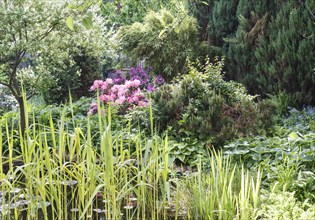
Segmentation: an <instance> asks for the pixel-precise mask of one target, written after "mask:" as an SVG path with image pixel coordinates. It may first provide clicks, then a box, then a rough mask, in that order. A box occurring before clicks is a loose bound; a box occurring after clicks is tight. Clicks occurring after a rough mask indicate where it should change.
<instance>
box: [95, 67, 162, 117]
mask: <svg viewBox="0 0 315 220" xmlns="http://www.w3.org/2000/svg"><path fill="white" fill-rule="evenodd" d="M151 71H153V68H152V67H149V69H148V70H145V69H143V68H142V67H141V66H137V67H136V68H134V67H131V68H130V71H129V74H128V75H127V76H128V78H129V80H128V79H127V78H126V77H125V76H124V74H123V73H122V72H121V71H119V70H117V71H116V75H115V78H114V79H111V78H107V79H106V80H105V81H102V80H95V81H94V83H93V85H92V86H91V88H90V90H91V91H97V90H98V91H99V99H100V101H101V102H102V103H104V104H106V103H109V102H110V103H112V104H113V105H116V106H120V112H121V113H124V112H125V111H126V110H127V109H132V108H133V107H134V106H139V107H143V106H147V105H148V100H147V99H146V98H145V96H144V93H143V91H145V90H147V91H150V92H153V91H154V87H157V86H160V85H162V84H163V83H164V79H163V77H162V76H161V75H157V76H155V77H152V76H151V74H150V72H151ZM96 112H97V104H96V103H92V104H91V106H90V111H89V114H91V115H92V114H95V113H96Z"/></svg>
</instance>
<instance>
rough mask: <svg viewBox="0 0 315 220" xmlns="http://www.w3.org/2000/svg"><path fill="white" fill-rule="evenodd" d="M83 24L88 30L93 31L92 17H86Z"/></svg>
mask: <svg viewBox="0 0 315 220" xmlns="http://www.w3.org/2000/svg"><path fill="white" fill-rule="evenodd" d="M82 24H83V26H84V27H85V28H86V29H91V28H92V27H93V21H92V18H91V17H86V18H84V19H83V20H82Z"/></svg>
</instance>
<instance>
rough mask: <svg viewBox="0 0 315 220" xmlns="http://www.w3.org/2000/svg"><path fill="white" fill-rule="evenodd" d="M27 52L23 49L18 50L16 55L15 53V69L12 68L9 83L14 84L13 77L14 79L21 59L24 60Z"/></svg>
mask: <svg viewBox="0 0 315 220" xmlns="http://www.w3.org/2000/svg"><path fill="white" fill-rule="evenodd" d="M25 53H26V52H25V50H23V51H17V52H16V55H15V62H14V66H13V70H12V73H11V77H10V81H9V85H12V82H13V79H14V78H15V76H16V71H17V68H18V66H19V64H20V63H21V61H22V59H23V57H24V55H25Z"/></svg>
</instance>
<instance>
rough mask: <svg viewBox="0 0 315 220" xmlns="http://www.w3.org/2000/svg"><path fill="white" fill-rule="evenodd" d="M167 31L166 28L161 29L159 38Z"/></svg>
mask: <svg viewBox="0 0 315 220" xmlns="http://www.w3.org/2000/svg"><path fill="white" fill-rule="evenodd" d="M165 32H166V29H163V30H161V31H160V33H159V38H161V37H162V36H163V34H164V33H165Z"/></svg>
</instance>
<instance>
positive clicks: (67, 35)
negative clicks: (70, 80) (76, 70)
mask: <svg viewBox="0 0 315 220" xmlns="http://www.w3.org/2000/svg"><path fill="white" fill-rule="evenodd" d="M64 9H65V7H63V6H61V5H58V4H53V3H51V4H50V3H48V2H47V1H40V0H22V1H18V0H14V1H4V2H3V1H1V2H0V13H1V20H0V84H2V85H4V86H6V87H7V88H8V89H9V90H10V92H11V93H12V95H13V96H14V97H15V99H16V100H17V102H18V105H19V109H20V119H21V120H20V127H21V131H22V133H24V131H25V128H26V124H27V121H26V119H25V103H24V101H25V99H24V98H23V90H22V84H23V85H24V86H25V87H26V88H29V89H30V90H29V91H27V93H26V96H27V97H26V98H28V97H30V96H31V95H33V94H34V93H37V92H39V91H45V89H46V90H47V89H50V88H51V87H50V85H51V83H52V82H56V81H57V79H56V77H55V76H54V75H53V74H52V73H54V71H56V70H57V69H59V68H60V69H61V70H63V69H65V68H67V66H66V65H65V60H68V62H69V64H70V66H71V65H73V64H74V63H75V62H74V58H73V54H75V53H73V52H75V51H77V52H78V53H77V54H80V53H79V51H78V50H77V49H76V48H79V47H78V46H80V47H82V48H86V49H85V53H86V54H93V55H95V56H102V55H103V51H104V50H102V49H101V48H102V47H103V45H104V42H105V41H104V42H103V41H102V39H103V38H102V36H103V29H102V27H101V23H102V21H101V19H100V18H96V17H95V18H94V19H95V25H94V26H93V29H86V28H83V27H82V25H80V24H79V25H77V26H76V27H75V28H74V30H73V31H72V30H70V29H69V28H67V27H66V25H65V18H66V17H67V16H66V14H65V13H66V12H67V11H66V10H64ZM55 64H59V65H55ZM60 69H59V70H60ZM26 90H27V89H26Z"/></svg>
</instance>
